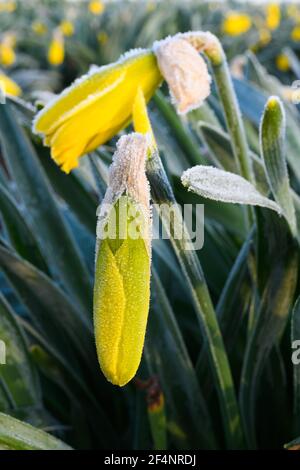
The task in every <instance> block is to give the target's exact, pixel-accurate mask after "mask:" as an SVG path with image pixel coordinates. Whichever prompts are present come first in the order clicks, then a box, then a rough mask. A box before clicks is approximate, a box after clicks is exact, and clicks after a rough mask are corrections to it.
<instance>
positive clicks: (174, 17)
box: [0, 0, 300, 449]
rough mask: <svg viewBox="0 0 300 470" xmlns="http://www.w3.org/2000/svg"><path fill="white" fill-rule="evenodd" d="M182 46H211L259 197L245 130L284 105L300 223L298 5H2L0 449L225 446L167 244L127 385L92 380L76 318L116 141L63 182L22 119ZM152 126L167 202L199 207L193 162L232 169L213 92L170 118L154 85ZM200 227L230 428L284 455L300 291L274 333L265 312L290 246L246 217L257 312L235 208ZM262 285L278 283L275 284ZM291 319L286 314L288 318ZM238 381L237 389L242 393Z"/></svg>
mask: <svg viewBox="0 0 300 470" xmlns="http://www.w3.org/2000/svg"><path fill="white" fill-rule="evenodd" d="M191 30H203V31H211V32H212V33H214V34H216V35H217V36H218V38H219V39H220V40H221V42H222V45H223V47H224V49H225V52H226V55H227V58H228V61H229V64H230V70H231V74H232V77H233V80H234V86H235V90H236V94H237V98H238V102H239V106H240V108H241V111H242V114H243V120H244V125H245V129H246V134H247V139H248V143H249V147H250V149H251V155H252V157H251V158H253V161H254V162H256V169H257V175H258V184H259V185H260V190H261V191H262V192H264V191H265V192H266V193H268V189H267V190H266V186H267V184H266V180H265V177H264V174H263V169H262V166H261V164H260V157H259V154H260V144H259V124H260V120H261V116H262V112H263V109H264V105H265V103H266V100H267V98H268V97H269V96H270V95H273V94H276V95H278V96H280V97H281V98H282V100H283V102H284V106H285V109H286V114H287V124H288V125H287V137H286V146H287V150H288V153H287V160H288V165H289V170H290V178H291V184H292V186H293V190H294V202H295V206H296V214H297V218H298V223H299V220H300V199H299V196H298V195H297V194H299V189H300V165H299V158H300V157H299V155H300V133H299V123H300V121H299V119H300V117H299V108H298V93H297V90H298V88H300V87H298V85H297V80H300V5H298V4H297V2H295V3H289V2H282V3H276V2H275V3H273V2H265V3H258V2H233V1H229V0H228V1H223V2H217V1H207V2H206V1H202V0H193V1H188V0H187V1H182V0H181V1H177V0H169V1H168V0H164V1H161V2H155V1H112V2H109V1H107V2H102V1H98V0H93V1H80V0H78V1H76V2H75V1H74V2H73V1H65V0H36V1H35V0H26V1H25V0H24V1H13V0H2V1H1V2H0V80H2V82H1V83H2V84H4V87H5V89H6V91H7V92H8V93H9V94H10V95H11V96H10V97H9V98H8V101H9V103H10V105H11V114H7V115H4V114H5V113H2V112H1V110H0V130H1V132H0V134H1V149H2V150H1V161H0V163H1V165H0V212H1V216H2V224H1V227H0V268H1V275H0V291H1V294H0V340H1V339H2V340H5V342H6V344H7V361H8V364H7V365H6V366H4V365H3V366H2V365H0V412H1V413H3V414H0V448H13V449H18V448H63V447H64V446H65V444H63V442H65V443H67V444H66V445H70V446H72V447H74V448H104V449H119V448H130V449H189V448H207V447H212V448H226V442H225V437H224V432H223V429H222V419H221V412H220V410H219V408H218V406H216V403H217V393H216V390H214V388H213V385H212V380H211V375H210V373H211V372H210V371H209V370H208V367H207V365H206V361H205V356H203V354H202V355H201V352H202V353H205V342H203V340H202V337H201V334H200V330H199V328H198V324H197V320H196V318H195V313H194V309H193V305H192V302H191V298H190V293H189V292H188V289H187V287H186V285H185V281H184V279H183V276H182V273H181V271H180V269H179V267H178V264H177V260H176V258H175V256H174V254H173V252H172V250H171V247H170V245H169V243H168V242H167V241H162V240H161V241H157V242H154V252H153V264H154V267H155V272H154V274H153V288H152V303H151V311H150V317H149V325H148V328H147V338H146V346H145V352H144V356H143V361H142V364H141V367H140V370H139V372H138V375H137V378H136V379H135V380H134V381H132V382H131V383H130V384H129V385H127V386H126V387H124V389H117V388H116V387H113V386H112V385H110V384H109V383H108V382H106V380H105V379H104V377H103V376H102V374H101V372H100V369H99V366H98V363H97V359H96V355H95V347H94V339H93V333H92V314H91V312H92V306H91V304H92V282H93V269H94V267H93V264H94V246H95V227H96V208H97V205H98V204H99V201H100V200H101V197H102V196H103V193H104V191H105V185H106V181H107V169H108V166H109V164H110V162H111V156H112V153H113V151H114V146H115V141H116V139H113V140H112V141H111V142H108V143H107V144H106V145H105V146H102V147H101V148H100V149H98V150H96V151H95V152H94V153H93V154H91V155H89V156H87V157H85V158H83V159H81V164H80V167H79V168H78V169H76V170H75V171H74V172H72V173H71V174H70V175H69V176H66V175H65V174H63V173H62V172H61V171H60V170H59V169H58V167H57V166H56V165H55V164H54V163H53V162H52V160H51V159H50V153H49V149H47V148H45V147H43V146H42V144H41V141H40V139H39V138H37V137H36V136H33V135H32V133H31V122H32V118H33V116H34V113H35V111H36V109H38V108H40V107H42V106H43V105H45V104H46V103H47V102H48V100H49V99H52V97H53V94H54V93H59V92H60V91H62V90H63V89H64V88H65V87H66V86H68V85H69V84H70V83H72V82H73V80H75V79H76V78H77V77H79V76H81V75H82V74H84V73H86V72H87V71H88V70H89V69H90V67H91V66H93V65H97V66H99V65H103V64H108V63H110V62H112V61H115V60H117V59H118V58H119V56H120V55H121V54H122V53H124V52H125V51H127V50H129V49H132V48H140V47H142V48H144V47H151V46H152V44H153V42H154V41H156V40H158V39H161V38H163V37H165V36H168V35H173V34H175V33H177V32H185V31H191ZM10 80H12V81H10ZM299 101H300V96H299ZM0 106H1V105H0ZM150 117H151V119H152V122H153V127H154V132H155V135H156V138H157V141H158V145H159V148H160V151H161V155H162V159H163V162H164V164H165V167H166V170H167V173H168V176H169V178H170V181H171V182H172V185H173V188H174V191H175V195H176V198H177V200H178V201H179V202H180V203H194V202H195V203H196V202H203V200H201V199H200V198H198V197H197V196H195V195H192V194H190V193H187V192H186V190H185V189H184V188H183V187H182V186H181V184H180V176H181V174H182V172H183V171H184V170H186V169H187V168H188V167H190V166H192V165H194V164H196V163H202V164H212V163H213V164H214V165H216V166H218V167H220V168H225V169H227V170H232V171H234V170H233V167H234V164H233V158H232V152H231V148H230V140H229V136H228V134H227V129H226V126H225V122H224V116H223V114H222V107H221V106H220V102H219V99H218V96H217V93H216V90H215V89H214V88H213V93H212V94H211V96H210V97H209V99H208V101H207V102H206V103H205V105H204V106H203V107H201V108H200V109H199V110H197V111H193V112H191V113H189V115H188V116H187V117H183V118H182V117H180V118H179V117H178V116H177V115H176V113H175V112H174V109H173V108H172V106H171V104H170V100H169V97H168V93H167V92H166V89H165V88H164V87H162V88H161V90H160V91H159V92H158V93H157V94H156V96H155V97H154V99H153V100H152V101H151V103H150ZM83 125H84V123H83ZM260 214H264V212H263V211H262V212H261V213H260ZM205 216H206V217H205V245H204V248H203V250H201V251H200V252H199V253H198V254H197V256H199V258H200V260H201V263H202V266H203V269H204V274H205V277H206V280H207V283H208V286H209V289H210V292H211V295H212V298H213V301H214V304H215V305H216V306H217V307H216V309H217V313H218V316H219V321H220V325H221V330H222V333H223V337H224V341H225V344H226V349H227V353H228V356H229V360H230V364H231V367H232V374H233V378H234V383H235V386H236V392H237V395H238V396H239V397H240V408H241V414H242V415H243V425H244V427H245V428H246V429H247V430H248V433H249V435H251V436H252V438H253V436H255V438H254V439H252V443H253V442H255V445H254V447H258V448H265V447H268V448H282V447H283V445H284V444H286V443H287V442H289V441H292V440H293V439H294V438H297V436H299V435H300V420H299V417H300V392H299V390H300V376H299V370H298V369H297V368H294V369H293V365H292V363H291V360H290V356H291V328H292V326H293V329H292V334H293V335H294V336H293V338H297V334H298V332H299V334H300V327H299V320H298V316H299V315H298V316H297V317H293V318H294V320H293V319H292V316H291V311H292V307H293V306H294V303H295V301H296V298H297V295H299V283H298V284H297V286H296V290H295V294H294V295H293V296H292V299H289V302H290V303H288V306H287V307H286V309H285V310H284V314H283V315H282V318H281V320H282V322H281V323H280V325H279V326H278V323H276V322H275V321H274V322H272V318H273V317H272V315H273V316H274V318H275V317H276V315H277V313H278V311H277V310H276V308H277V307H276V304H275V302H277V301H278V302H282V299H283V297H284V295H287V294H286V292H287V291H288V289H286V288H285V284H284V282H287V283H288V282H290V281H289V278H288V276H291V278H296V276H297V272H298V264H297V266H296V267H295V268H294V271H292V272H291V271H290V269H291V268H290V266H286V265H285V262H286V260H287V259H290V258H289V257H291V258H293V259H296V256H297V255H298V251H299V248H297V249H295V252H294V251H292V250H293V249H294V246H293V243H292V241H291V239H290V238H289V235H287V234H286V229H285V228H282V227H281V226H279V225H280V224H279V223H278V224H277V222H276V221H275V222H274V220H273V218H272V217H271V216H270V218H269V219H268V217H263V216H262V215H261V220H260V223H261V224H260V229H261V231H260V230H258V232H259V233H258V238H259V237H261V238H260V243H261V244H260V256H261V258H260V263H261V264H260V268H261V271H259V276H258V277H259V279H258V280H255V281H257V285H259V288H261V289H262V290H263V289H269V290H268V291H267V295H269V297H270V299H271V300H270V302H269V304H267V307H266V304H265V303H264V302H265V297H264V296H263V295H260V294H261V292H259V288H256V287H257V286H256V285H255V287H253V279H250V275H249V272H248V264H247V256H248V254H249V251H251V246H252V241H253V239H252V237H253V232H251V233H248V232H247V231H246V230H245V227H244V222H243V220H244V219H243V210H242V209H241V207H240V206H236V205H226V204H222V203H221V204H216V203H214V202H212V201H205ZM274 217H275V216H274ZM274 227H275V228H274ZM266 234H268V235H269V238H268V237H267V235H266ZM266 239H268V242H269V244H268V248H267V247H266V245H264V243H265V240H266ZM66 247H68V248H66ZM289 250H291V251H289ZM295 253H296V254H295ZM276 263H278V264H276ZM273 272H276V273H277V272H279V273H280V276H281V277H280V276H278V277H276V278H275V276H274V279H273V278H272V275H271V274H272V273H273ZM285 276H286V277H285ZM66 279H67V282H66ZM266 279H269V280H270V284H269V285H268V283H267V282H266ZM68 280H69V281H70V282H68ZM66 286H67V287H66ZM70 286H71V287H70ZM280 289H282V290H280ZM264 292H265V291H264ZM274 292H275V293H276V292H280V293H282V292H283V294H282V296H281V297H280V296H278V298H277V297H276V295H275V294H274ZM279 297H280V298H279ZM274 299H275V300H274ZM272 302H273V303H272ZM287 302H288V301H287ZM259 308H260V309H265V310H263V313H264V312H265V313H266V316H265V319H264V320H263V321H262V323H261V324H260V328H261V331H262V332H263V334H262V337H259V338H258V342H257V344H256V345H255V346H257V349H255V354H254V353H253V349H251V347H252V348H253V347H254V346H253V345H252V346H249V331H250V330H251V328H252V327H253V322H254V319H255V312H256V311H261V310H259ZM295 308H296V309H297V312H298V313H299V304H298V305H297V306H296V307H295ZM253 312H254V313H253ZM279 316H280V315H279ZM262 317H263V315H262ZM263 318H264V317H263ZM293 321H294V323H293ZM251 331H252V330H251ZM268 335H269V336H268ZM251 354H252V355H251ZM203 358H204V359H203ZM266 358H267V359H268V361H267V362H266V363H265V362H264V359H266ZM251 361H252V362H251ZM256 365H258V369H259V368H260V366H261V370H263V373H262V374H260V375H258V373H257V369H256ZM247 374H248V375H247ZM257 377H259V380H257ZM246 379H247V380H249V383H251V387H249V389H245V387H244V388H243V385H244V384H245V383H246V385H247V384H248V382H246ZM252 381H253V382H252ZM250 388H251V390H250ZM249 390H250V391H249ZM248 392H249V394H248V395H247V393H248ZM10 417H12V418H16V419H18V420H19V421H15V420H13V421H10ZM20 421H22V422H23V423H20ZM24 423H29V424H30V425H32V426H34V429H33V428H28V427H27V425H26V424H24ZM8 430H9V431H8ZM38 430H42V431H44V433H41V434H39V431H38ZM207 430H209V433H211V435H212V436H213V438H211V439H210V437H209V438H208V434H209V433H208V434H206V432H207ZM10 431H11V432H10ZM46 433H47V434H46ZM48 433H50V434H52V435H53V436H55V438H52V437H51V436H50V435H49V434H48ZM246 433H247V432H246ZM26 436H29V437H28V439H27V437H26ZM56 438H57V439H60V440H56ZM250 441H251V439H250ZM293 445H294V446H297V445H298V443H296V444H293Z"/></svg>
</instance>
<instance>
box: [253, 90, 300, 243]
mask: <svg viewBox="0 0 300 470" xmlns="http://www.w3.org/2000/svg"><path fill="white" fill-rule="evenodd" d="M285 139H286V136H285V112H284V108H283V105H282V103H281V101H280V100H279V98H277V97H275V96H272V97H271V98H269V100H268V102H267V104H266V107H265V111H264V114H263V118H262V121H261V127H260V141H261V153H262V157H263V160H264V165H265V169H266V175H267V178H268V181H269V185H270V187H271V189H272V193H273V196H274V198H275V200H276V202H277V203H278V205H279V206H280V207H281V208H282V211H283V213H284V215H285V217H286V219H287V221H288V223H289V225H290V227H291V231H292V233H293V234H294V235H296V233H297V224H296V217H295V209H294V204H293V199H292V194H291V190H290V183H289V177H288V171H287V165H286V160H285Z"/></svg>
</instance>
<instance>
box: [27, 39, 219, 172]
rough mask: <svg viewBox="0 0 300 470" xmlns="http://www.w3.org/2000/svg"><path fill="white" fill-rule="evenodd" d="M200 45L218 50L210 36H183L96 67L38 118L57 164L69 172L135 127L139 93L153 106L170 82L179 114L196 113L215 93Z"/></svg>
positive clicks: (36, 129) (36, 128) (39, 131)
mask: <svg viewBox="0 0 300 470" xmlns="http://www.w3.org/2000/svg"><path fill="white" fill-rule="evenodd" d="M199 34H200V33H199ZM197 41H198V42H200V44H201V46H200V47H203V44H204V43H205V41H207V42H208V45H209V46H208V47H210V48H214V47H215V43H214V40H213V37H212V36H211V35H210V33H201V34H200V36H199V35H198V37H197V38H195V37H194V35H193V37H191V35H190V34H189V33H188V34H179V35H176V36H174V37H173V38H167V39H165V40H162V41H158V42H157V43H155V44H154V45H153V50H145V49H144V50H142V49H138V50H135V51H131V52H130V53H127V54H125V55H124V56H122V57H121V58H120V60H119V61H117V62H115V63H113V64H110V65H108V66H104V67H100V68H99V67H93V68H92V70H91V71H90V72H89V73H88V74H87V75H85V76H84V77H82V78H81V79H79V80H76V81H75V83H74V84H73V85H72V86H70V87H69V88H67V89H66V90H65V91H64V92H63V93H62V94H61V95H60V96H58V97H57V98H56V99H55V100H53V101H52V102H50V103H49V104H48V105H47V106H46V107H45V108H44V109H43V110H42V111H41V112H40V113H38V115H37V116H36V118H35V120H34V123H33V132H35V133H36V134H39V135H40V136H41V137H43V139H44V144H45V145H48V146H49V147H51V156H52V158H53V159H54V161H55V162H56V163H57V164H58V165H60V166H61V169H62V170H63V171H65V172H66V173H68V172H70V171H71V170H72V169H73V168H75V167H76V166H77V165H78V160H79V157H81V156H82V155H84V154H86V153H88V152H91V151H93V150H94V149H95V148H97V147H99V146H100V145H102V144H103V143H105V142H107V141H108V140H110V139H111V138H112V137H113V136H114V135H116V134H117V133H118V132H119V131H120V130H121V129H123V128H125V127H126V126H127V125H128V124H129V123H130V122H131V120H132V111H133V106H134V103H135V99H136V97H137V93H138V91H139V90H141V91H142V94H143V95H144V98H145V100H146V102H148V101H149V100H150V98H151V97H152V96H153V94H154V92H155V90H156V88H157V87H158V86H159V85H160V83H161V82H162V80H163V78H165V80H166V81H167V83H168V85H169V88H170V93H171V96H172V99H173V102H174V103H175V105H176V107H177V111H178V112H179V113H181V114H184V113H187V112H189V111H190V110H192V109H195V108H196V107H198V106H200V104H201V103H202V102H203V100H204V99H206V97H207V96H208V95H209V93H210V76H209V74H208V70H207V65H206V63H205V61H204V59H203V58H202V57H201V55H199V53H198V51H197V49H196V45H195V46H194V44H196V43H197ZM192 44H193V45H192ZM213 50H214V49H213Z"/></svg>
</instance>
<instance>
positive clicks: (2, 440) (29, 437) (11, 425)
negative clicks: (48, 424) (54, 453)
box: [0, 413, 72, 450]
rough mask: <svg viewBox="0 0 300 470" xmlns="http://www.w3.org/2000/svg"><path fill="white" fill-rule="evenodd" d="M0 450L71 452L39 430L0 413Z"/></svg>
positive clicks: (65, 446) (69, 448) (65, 445)
mask: <svg viewBox="0 0 300 470" xmlns="http://www.w3.org/2000/svg"><path fill="white" fill-rule="evenodd" d="M0 448H2V449H10V450H72V449H71V447H69V446H68V445H67V444H65V443H64V442H62V441H60V440H59V439H57V438H55V437H53V436H51V434H48V433H46V432H44V431H42V430H40V429H37V428H34V427H33V426H30V425H29V424H27V423H23V422H22V421H19V420H17V419H15V418H12V417H11V416H8V415H5V414H3V413H0Z"/></svg>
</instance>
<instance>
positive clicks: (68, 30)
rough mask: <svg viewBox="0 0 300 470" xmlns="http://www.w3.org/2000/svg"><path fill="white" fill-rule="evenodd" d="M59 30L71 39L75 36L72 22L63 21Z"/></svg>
mask: <svg viewBox="0 0 300 470" xmlns="http://www.w3.org/2000/svg"><path fill="white" fill-rule="evenodd" d="M59 29H60V31H61V32H62V34H63V35H64V36H67V37H70V36H73V34H74V25H73V23H72V22H71V21H68V20H64V21H62V22H61V23H60V25H59Z"/></svg>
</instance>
